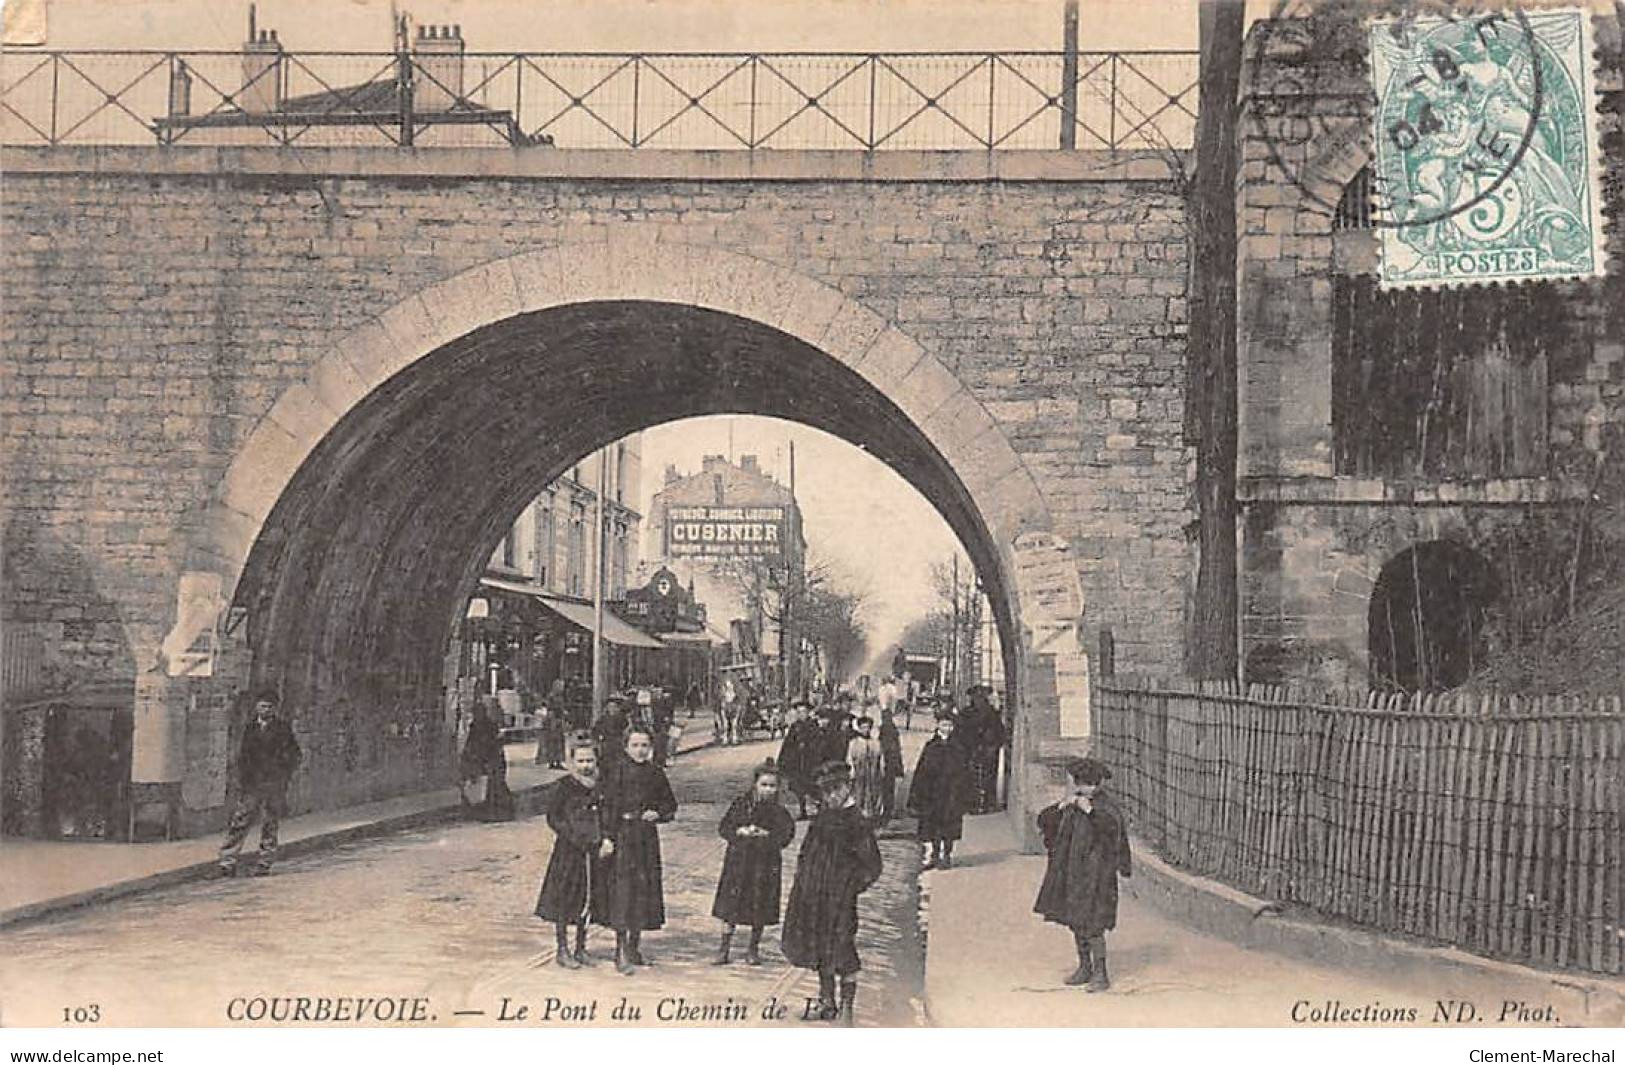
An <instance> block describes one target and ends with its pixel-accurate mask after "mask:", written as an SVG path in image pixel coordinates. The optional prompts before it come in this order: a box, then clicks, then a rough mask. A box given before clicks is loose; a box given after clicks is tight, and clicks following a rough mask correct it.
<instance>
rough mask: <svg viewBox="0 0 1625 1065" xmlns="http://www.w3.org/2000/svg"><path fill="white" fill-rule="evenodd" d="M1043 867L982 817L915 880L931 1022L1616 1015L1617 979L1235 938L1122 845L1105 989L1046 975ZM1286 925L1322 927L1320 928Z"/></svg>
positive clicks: (1068, 950)
mask: <svg viewBox="0 0 1625 1065" xmlns="http://www.w3.org/2000/svg"><path fill="white" fill-rule="evenodd" d="M1043 875H1044V859H1043V857H1042V856H1034V855H1023V854H1021V853H1019V851H1018V850H1017V848H1016V844H1015V840H1014V836H1013V834H1012V833H1011V831H1010V828H1009V823H1008V821H1006V820H1005V818H1004V817H1003V815H991V816H986V817H973V818H967V819H966V821H965V839H964V841H963V842H962V843H961V844H960V846H959V847H958V848H957V849H956V851H955V853H954V867H953V868H952V869H950V870H946V871H943V870H938V871H935V872H928V873H925V874H923V875H922V876H921V881H920V884H921V889H920V890H921V899H922V909H923V910H924V914H925V920H926V923H927V927H926V936H927V939H926V967H925V993H926V1008H927V1009H928V1011H929V1013H930V1017H931V1022H932V1023H933V1024H935V1025H939V1026H987V1025H989V1024H997V1025H1005V1026H1043V1027H1057V1026H1074V1025H1076V1026H1091V1027H1110V1028H1119V1027H1141V1026H1157V1027H1170V1026H1174V1027H1298V1026H1302V1027H1330V1026H1332V1025H1329V1024H1326V1023H1325V1022H1318V1021H1316V1020H1314V1019H1305V1020H1300V1021H1296V1022H1295V1021H1294V1012H1295V1011H1296V1013H1297V1014H1298V1016H1299V1017H1300V1018H1308V1016H1309V1014H1311V1013H1316V1012H1318V1011H1320V1010H1323V1009H1325V1008H1326V1007H1327V1004H1329V1003H1332V1004H1336V1006H1335V1007H1334V1008H1347V1009H1353V1010H1361V1009H1364V1008H1365V1007H1368V1006H1369V1007H1372V1008H1373V1009H1393V1008H1398V1009H1402V1010H1403V1009H1415V1010H1416V1021H1415V1022H1414V1023H1416V1024H1418V1025H1429V1024H1431V1023H1432V1022H1433V1018H1434V1013H1435V1004H1436V1002H1438V1001H1439V1000H1449V999H1466V1000H1468V1001H1471V1002H1473V1003H1474V1004H1475V1005H1476V1010H1477V1016H1478V1021H1477V1023H1478V1024H1494V1023H1496V1021H1497V1019H1498V1016H1499V1014H1500V1013H1501V1011H1502V1009H1503V1007H1504V1005H1505V1003H1506V1002H1507V1001H1509V1000H1521V1001H1525V1002H1528V1003H1532V1004H1539V1005H1544V1004H1547V1003H1550V1004H1552V1005H1553V1006H1554V1008H1555V1010H1556V1012H1557V1021H1558V1023H1560V1024H1580V1025H1618V1024H1620V1023H1621V1019H1622V1016H1625V1011H1622V1010H1621V1008H1620V1004H1621V1003H1622V1002H1625V995H1622V994H1621V993H1620V992H1619V991H1615V990H1613V989H1615V988H1619V989H1625V982H1622V981H1610V980H1607V979H1605V978H1591V979H1588V978H1585V977H1581V976H1579V975H1577V974H1573V975H1570V974H1559V973H1551V974H1548V973H1543V972H1538V971H1536V970H1532V969H1525V968H1523V967H1521V966H1515V965H1506V964H1502V963H1497V962H1492V961H1488V960H1484V959H1478V958H1473V957H1471V956H1464V955H1462V954H1461V952H1459V951H1448V950H1443V949H1440V948H1433V947H1428V946H1423V945H1417V944H1412V943H1408V942H1402V941H1398V940H1393V939H1386V938H1385V937H1377V936H1374V935H1371V934H1369V933H1363V932H1356V933H1352V934H1351V936H1350V937H1351V938H1352V937H1354V936H1357V937H1359V938H1361V939H1364V940H1366V941H1368V942H1367V943H1366V944H1365V946H1366V948H1367V957H1366V961H1367V964H1364V965H1357V964H1353V963H1352V962H1349V961H1346V960H1344V959H1338V960H1336V961H1333V960H1329V959H1327V960H1316V959H1326V954H1325V952H1323V951H1318V950H1316V949H1314V948H1313V947H1310V946H1306V945H1304V944H1303V943H1301V942H1300V943H1298V944H1296V945H1294V944H1291V943H1289V942H1287V941H1285V939H1284V937H1281V939H1282V941H1281V942H1280V948H1281V949H1279V950H1275V949H1262V948H1260V947H1258V946H1252V947H1247V946H1242V945H1239V944H1238V943H1237V942H1233V941H1230V940H1227V939H1224V938H1220V937H1218V936H1216V935H1212V934H1209V933H1208V932H1207V931H1203V930H1198V928H1196V927H1193V926H1192V925H1187V924H1181V923H1178V922H1176V921H1174V920H1173V919H1172V918H1170V917H1169V916H1167V915H1166V913H1165V912H1164V911H1162V910H1159V909H1158V908H1155V907H1153V906H1152V904H1151V903H1150V902H1148V901H1147V897H1163V898H1166V897H1167V896H1168V893H1169V891H1168V889H1169V884H1170V879H1169V878H1170V877H1178V878H1182V879H1184V880H1186V881H1189V880H1192V879H1193V878H1189V877H1183V876H1182V874H1178V873H1177V872H1175V871H1173V870H1169V869H1168V867H1167V866H1164V865H1162V863H1160V862H1158V861H1157V860H1156V859H1155V858H1154V857H1151V856H1149V855H1145V854H1140V855H1137V856H1136V872H1135V874H1134V877H1133V878H1132V879H1130V880H1127V881H1120V884H1121V887H1122V899H1121V902H1120V904H1119V906H1118V920H1117V929H1116V931H1114V932H1112V933H1110V934H1109V935H1108V937H1107V946H1108V948H1109V951H1110V969H1111V977H1112V989H1111V991H1110V992H1107V993H1104V994H1089V993H1086V992H1085V991H1084V990H1083V989H1082V988H1074V987H1067V986H1065V985H1064V984H1063V983H1062V982H1061V981H1062V978H1063V977H1065V976H1066V975H1067V974H1068V973H1070V972H1071V971H1072V969H1073V967H1074V966H1075V965H1076V964H1077V957H1076V954H1075V953H1074V951H1073V947H1072V935H1071V932H1070V931H1069V930H1068V929H1066V928H1063V927H1062V926H1060V925H1054V924H1048V923H1046V922H1044V921H1043V919H1041V918H1040V917H1038V916H1037V915H1036V914H1034V913H1033V912H1032V904H1033V899H1034V898H1035V897H1036V896H1037V894H1038V885H1039V883H1040V881H1041V880H1042V879H1043ZM1202 883H1203V884H1204V885H1206V886H1207V887H1209V888H1212V889H1217V891H1218V893H1220V894H1222V893H1223V892H1222V889H1220V886H1219V885H1215V884H1211V883H1210V882H1206V881H1204V882H1202ZM1230 894H1232V895H1235V893H1230ZM1237 897H1239V896H1237ZM989 900H999V904H998V905H997V906H990V905H988V902H989ZM1254 920H1255V921H1266V920H1269V918H1266V917H1257V918H1254ZM1300 923H1301V924H1303V925H1304V926H1305V927H1309V928H1312V929H1313V930H1314V931H1315V932H1317V933H1318V934H1319V935H1320V936H1321V937H1322V938H1326V939H1329V938H1333V937H1334V934H1335V933H1334V932H1333V930H1330V929H1329V928H1327V927H1325V926H1317V925H1311V924H1310V923H1309V922H1300ZM1372 940H1382V941H1383V942H1384V943H1385V946H1384V947H1383V948H1376V949H1380V950H1383V951H1384V953H1382V954H1381V956H1380V957H1375V956H1374V954H1375V950H1374V949H1373V948H1372V947H1371V944H1370V942H1369V941H1372ZM1348 957H1349V958H1352V957H1354V954H1353V952H1352V951H1351V952H1349V955H1348ZM1599 992H1600V993H1599ZM1394 1023H1396V1022H1394V1021H1388V1022H1386V1023H1384V1022H1380V1021H1374V1022H1369V1023H1368V1024H1366V1025H1362V1026H1390V1025H1393V1024H1394ZM1399 1023H1403V1022H1399ZM1508 1023H1511V1022H1510V1021H1509V1022H1508ZM1537 1026H1538V1025H1537Z"/></svg>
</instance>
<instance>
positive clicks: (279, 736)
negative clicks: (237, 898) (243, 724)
mask: <svg viewBox="0 0 1625 1065" xmlns="http://www.w3.org/2000/svg"><path fill="white" fill-rule="evenodd" d="M279 706H280V700H279V699H278V698H277V694H276V692H274V691H272V690H270V689H266V690H264V691H261V692H260V693H259V694H257V695H256V696H255V697H254V709H253V713H252V716H251V717H250V718H249V721H248V726H247V728H245V729H244V730H243V742H242V746H241V747H240V748H239V749H238V754H237V787H238V792H237V805H236V806H235V807H233V809H232V811H231V820H230V821H229V822H228V823H227V825H226V840H225V843H223V844H222V845H221V847H220V873H221V875H223V876H232V875H234V874H235V873H236V872H237V854H238V852H239V851H241V850H242V848H243V841H244V840H245V839H247V838H248V826H249V825H250V824H251V823H253V820H254V818H255V817H256V816H258V817H259V819H260V852H259V860H258V861H257V862H255V863H254V867H253V874H254V875H255V876H264V875H266V874H267V873H269V872H270V871H271V863H272V862H273V861H275V860H276V844H277V838H276V837H277V828H278V827H279V826H280V824H281V821H282V815H283V814H284V813H286V812H287V805H288V781H289V780H290V779H291V778H292V777H293V771H294V770H295V769H297V768H298V767H299V761H300V759H301V758H302V757H303V752H301V751H300V749H299V741H298V740H296V739H294V737H293V729H292V728H290V727H289V725H288V723H287V722H286V721H285V720H283V719H282V717H281V716H280V715H279V714H278V713H277V709H278V707H279Z"/></svg>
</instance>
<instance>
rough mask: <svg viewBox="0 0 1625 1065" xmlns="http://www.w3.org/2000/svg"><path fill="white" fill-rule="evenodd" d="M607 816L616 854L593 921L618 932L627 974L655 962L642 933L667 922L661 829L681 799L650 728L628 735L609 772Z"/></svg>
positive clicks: (620, 967)
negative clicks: (659, 759)
mask: <svg viewBox="0 0 1625 1065" xmlns="http://www.w3.org/2000/svg"><path fill="white" fill-rule="evenodd" d="M603 799H604V807H603V809H604V817H605V822H606V824H607V825H608V826H609V832H608V834H609V837H610V841H611V842H612V843H613V844H614V853H612V854H611V855H610V856H609V857H608V858H607V859H606V862H605V864H606V865H607V867H608V868H607V873H608V875H607V876H606V877H605V878H604V879H603V881H602V889H603V890H602V893H601V894H598V895H596V896H595V898H594V900H593V919H594V920H596V921H597V922H598V923H599V924H604V925H608V926H609V927H611V928H613V929H615V968H616V971H618V972H620V973H621V974H622V975H623V976H629V975H631V974H632V972H633V971H634V970H633V966H635V965H648V964H650V963H649V961H648V960H646V959H645V958H644V956H643V949H642V947H643V944H642V939H643V933H644V932H647V931H652V930H654V929H656V928H659V927H660V926H662V925H663V924H665V923H666V900H665V888H664V885H663V884H662V882H661V868H660V830H659V829H658V828H656V827H655V826H656V825H659V824H663V823H665V822H667V821H670V820H671V819H672V818H674V817H676V816H677V797H676V796H675V795H673V794H672V790H671V782H670V781H668V780H667V779H666V773H665V770H663V769H661V768H660V767H659V766H657V765H655V763H654V739H653V737H651V736H650V735H649V731H648V729H646V728H638V727H634V728H633V729H632V730H631V731H630V732H628V733H627V735H626V754H625V756H624V757H622V758H618V759H616V760H615V761H614V762H611V763H610V765H609V766H608V767H607V768H606V769H605V771H604V791H603Z"/></svg>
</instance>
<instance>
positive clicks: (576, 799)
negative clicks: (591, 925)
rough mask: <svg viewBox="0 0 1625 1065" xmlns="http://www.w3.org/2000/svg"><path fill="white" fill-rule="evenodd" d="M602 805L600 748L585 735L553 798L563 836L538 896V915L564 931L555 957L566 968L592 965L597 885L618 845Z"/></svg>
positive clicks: (552, 813) (551, 816)
mask: <svg viewBox="0 0 1625 1065" xmlns="http://www.w3.org/2000/svg"><path fill="white" fill-rule="evenodd" d="M601 807H602V804H601V803H600V801H599V793H598V752H597V751H596V750H595V749H594V748H593V746H592V741H591V738H590V737H588V736H582V737H580V738H579V739H578V741H577V743H576V746H575V747H574V749H573V750H571V752H570V775H569V776H567V777H563V778H561V779H560V780H559V781H558V782H557V783H555V784H554V785H553V787H552V791H551V794H550V795H549V796H548V802H547V825H548V827H549V828H551V829H552V830H553V833H554V835H555V836H556V837H557V838H556V839H555V840H554V842H553V853H552V855H551V856H550V857H549V858H548V860H547V874H546V875H545V876H544V877H543V878H542V890H541V894H539V895H538V896H537V897H536V916H538V917H541V918H544V919H545V920H549V921H552V922H553V927H554V930H555V932H556V934H557V935H558V955H557V956H556V958H555V959H554V960H555V961H556V962H557V963H558V964H559V965H560V966H562V967H563V968H566V969H579V968H580V967H581V966H583V965H585V964H587V917H588V902H589V901H590V900H591V898H592V890H591V886H592V882H593V879H594V875H595V873H598V872H600V871H601V866H600V864H599V863H600V862H601V861H602V860H603V859H605V858H607V857H608V856H609V854H610V852H611V851H613V849H614V844H613V843H610V842H609V840H608V837H607V836H606V835H605V834H604V821H603V811H602V808H601ZM571 925H575V929H576V944H575V950H574V951H573V952H572V951H571V950H570V945H569V931H570V926H571Z"/></svg>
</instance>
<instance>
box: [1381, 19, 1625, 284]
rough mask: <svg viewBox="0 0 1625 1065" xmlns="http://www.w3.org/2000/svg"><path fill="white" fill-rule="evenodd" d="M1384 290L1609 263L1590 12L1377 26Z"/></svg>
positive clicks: (1562, 273) (1538, 277)
mask: <svg viewBox="0 0 1625 1065" xmlns="http://www.w3.org/2000/svg"><path fill="white" fill-rule="evenodd" d="M1368 39H1369V42H1370V55H1371V67H1370V70H1371V79H1372V87H1373V89H1374V90H1375V92H1376V96H1377V106H1376V111H1375V123H1376V127H1375V130H1374V139H1375V145H1376V158H1375V161H1374V164H1373V165H1374V177H1375V190H1376V195H1377V197H1378V198H1379V201H1380V204H1381V207H1382V209H1383V213H1384V214H1386V215H1387V216H1388V217H1389V218H1390V220H1391V224H1389V225H1386V226H1382V227H1379V228H1378V233H1379V241H1380V248H1381V267H1380V271H1379V275H1378V276H1379V279H1380V282H1381V284H1382V286H1383V287H1384V288H1414V287H1426V286H1443V285H1461V284H1486V283H1494V282H1513V281H1552V280H1559V279H1567V278H1587V277H1595V276H1598V275H1599V274H1600V273H1601V272H1602V269H1603V251H1602V241H1601V238H1602V213H1601V209H1600V196H1599V191H1598V188H1599V186H1598V174H1597V167H1598V148H1597V128H1596V109H1595V108H1596V86H1595V81H1594V72H1593V69H1592V50H1591V33H1590V25H1589V21H1588V18H1587V16H1586V15H1585V13H1584V12H1582V11H1579V10H1572V9H1570V10H1553V11H1540V12H1534V11H1531V12H1523V11H1516V10H1513V11H1493V12H1486V13H1484V14H1481V15H1477V16H1474V17H1471V18H1445V17H1415V18H1401V19H1386V20H1381V21H1377V22H1374V23H1373V24H1372V25H1371V27H1370V29H1369V38H1368Z"/></svg>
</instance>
